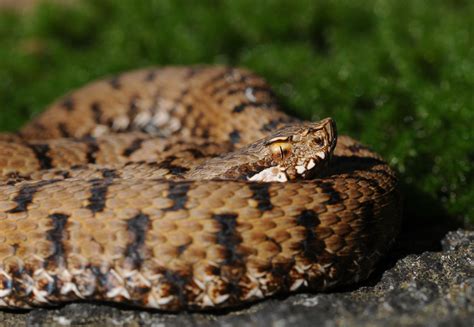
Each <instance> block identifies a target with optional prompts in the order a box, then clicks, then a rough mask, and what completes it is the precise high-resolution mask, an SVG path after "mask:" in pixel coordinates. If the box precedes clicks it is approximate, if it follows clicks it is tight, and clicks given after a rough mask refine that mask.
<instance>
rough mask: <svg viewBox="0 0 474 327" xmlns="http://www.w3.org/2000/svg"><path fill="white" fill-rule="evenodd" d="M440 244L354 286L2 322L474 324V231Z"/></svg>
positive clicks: (87, 309)
mask: <svg viewBox="0 0 474 327" xmlns="http://www.w3.org/2000/svg"><path fill="white" fill-rule="evenodd" d="M442 246H443V248H442V251H439V252H424V253H422V254H420V255H408V256H405V257H403V258H401V259H400V260H398V261H397V262H396V263H395V264H394V265H393V264H392V267H391V268H387V266H389V265H390V263H386V264H385V267H384V268H383V269H384V270H385V271H384V272H379V273H378V274H377V273H375V275H374V276H373V277H372V278H371V280H369V281H366V282H364V283H362V284H361V285H358V286H356V287H353V288H352V289H347V290H338V291H336V292H331V293H326V294H297V295H292V296H289V297H288V298H285V299H271V300H267V301H262V302H260V303H257V304H254V305H252V306H249V307H248V308H245V309H241V310H238V311H230V312H226V313H219V314H202V313H181V314H165V313H159V312H152V311H140V310H130V309H123V308H117V307H113V306H107V305H95V304H70V305H66V306H64V307H61V308H59V309H48V310H46V309H37V310H32V311H28V312H9V311H3V312H0V322H2V325H3V326H22V325H25V324H26V325H31V326H35V325H47V326H68V325H93V326H104V325H107V326H143V325H154V326H168V325H169V326H193V325H199V326H217V325H219V326H221V325H222V326H233V325H237V326H239V325H240V326H248V325H255V326H257V325H258V326H270V325H272V326H306V325H312V326H315V325H317V326H381V325H383V326H471V327H472V326H474V232H472V231H465V230H458V231H456V232H449V233H448V234H447V235H446V237H445V238H444V239H443V241H442Z"/></svg>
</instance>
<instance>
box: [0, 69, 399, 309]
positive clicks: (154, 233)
mask: <svg viewBox="0 0 474 327" xmlns="http://www.w3.org/2000/svg"><path fill="white" fill-rule="evenodd" d="M399 225H400V200H399V190H398V181H397V177H396V174H395V173H394V171H393V170H392V169H391V168H390V167H389V166H388V165H387V163H386V162H385V161H384V160H383V159H382V158H381V157H380V156H379V155H378V154H376V153H374V152H373V151H371V150H370V149H369V148H368V147H366V146H365V145H362V144H361V143H359V142H358V141H356V140H354V139H352V138H350V137H348V136H344V135H339V136H338V133H337V130H336V123H335V121H334V120H333V119H331V118H325V119H322V120H320V121H316V122H308V121H301V120H299V119H297V118H294V117H291V116H289V115H287V114H285V113H284V111H283V110H282V109H281V107H280V105H279V102H278V100H277V98H276V96H275V95H274V93H273V92H272V90H271V88H270V87H269V86H268V84H267V83H266V82H265V81H264V80H263V79H262V78H261V77H259V76H257V75H256V74H254V73H252V72H250V71H248V70H245V69H241V68H231V67H221V66H193V67H164V68H148V69H142V70H138V71H132V72H127V73H123V74H119V75H116V76H113V77H109V78H106V79H102V80H100V81H96V82H93V83H90V84H88V85H86V86H84V87H82V88H80V89H78V90H75V91H72V92H70V93H69V94H67V95H65V96H63V97H62V98H60V99H59V100H57V101H56V102H54V103H53V104H52V105H51V106H50V107H49V108H47V109H46V110H45V111H44V112H43V113H42V114H40V115H39V116H38V117H36V118H35V119H33V120H32V121H31V122H30V123H28V124H27V125H26V126H25V127H24V128H22V129H21V130H20V131H19V132H17V133H11V134H7V133H4V134H0V306H2V307H9V308H30V307H36V306H52V305H57V304H60V303H64V302H72V301H84V300H86V301H105V302H118V303H123V304H129V305H132V306H136V307H147V308H156V309H161V310H172V311H175V310H182V309H191V310H201V309H214V308H222V307H236V306H241V305H243V304H246V303H251V302H253V301H256V300H259V299H263V298H267V297H269V296H272V295H275V294H286V293H291V292H296V291H304V290H310V291H324V290H328V289H332V288H335V287H339V286H342V285H347V284H350V283H355V282H359V281H361V280H364V279H366V278H367V277H368V276H369V275H370V273H371V272H372V271H373V270H374V267H375V265H376V263H377V261H378V260H379V259H380V258H381V257H382V256H383V254H384V253H386V252H387V250H388V249H389V248H390V245H391V244H392V242H393V240H394V238H395V236H396V234H397V231H398V229H399Z"/></svg>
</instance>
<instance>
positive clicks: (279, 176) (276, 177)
mask: <svg viewBox="0 0 474 327" xmlns="http://www.w3.org/2000/svg"><path fill="white" fill-rule="evenodd" d="M248 180H249V181H252V182H280V183H283V182H287V181H288V176H287V175H286V172H285V169H284V168H283V167H280V166H274V167H270V168H266V169H264V170H262V171H261V172H259V173H257V174H255V175H253V176H252V177H248Z"/></svg>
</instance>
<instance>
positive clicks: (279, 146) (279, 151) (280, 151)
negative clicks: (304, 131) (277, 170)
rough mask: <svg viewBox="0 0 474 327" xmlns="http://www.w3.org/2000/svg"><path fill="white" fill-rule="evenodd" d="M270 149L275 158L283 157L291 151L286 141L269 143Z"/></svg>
mask: <svg viewBox="0 0 474 327" xmlns="http://www.w3.org/2000/svg"><path fill="white" fill-rule="evenodd" d="M270 150H271V151H272V155H273V157H274V158H275V159H276V158H278V159H281V160H283V159H285V158H286V157H288V155H289V154H290V153H291V145H290V144H289V143H287V142H274V143H272V144H270Z"/></svg>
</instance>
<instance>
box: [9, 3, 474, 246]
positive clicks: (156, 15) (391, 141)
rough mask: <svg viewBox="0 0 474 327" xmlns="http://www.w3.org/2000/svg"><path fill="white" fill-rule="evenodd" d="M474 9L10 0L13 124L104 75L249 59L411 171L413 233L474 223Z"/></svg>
mask: <svg viewBox="0 0 474 327" xmlns="http://www.w3.org/2000/svg"><path fill="white" fill-rule="evenodd" d="M473 19H474V1H470V0H429V1H421V0H420V1H418V0H412V1H403V0H393V1H384V0H378V1H375V0H363V1H361V0H358V1H352V0H350V1H349V0H347V1H346V0H340V1H329V0H326V1H315V0H301V1H294V0H293V1H288V0H281V1H269V0H267V1H265V0H259V1H255V0H239V1H237V0H229V1H217V0H206V1H205V0H200V1H185V0H182V1H181V0H168V1H166V0H147V1H144V0H115V1H114V0H100V1H98V0H89V1H87V0H86V1H79V0H78V1H76V2H75V3H74V4H73V5H67V6H61V5H58V4H42V5H40V6H37V7H35V9H31V10H29V11H28V12H26V13H23V14H19V13H18V12H17V11H15V12H14V11H6V10H2V11H1V13H0V130H4V131H13V130H15V129H17V128H18V127H19V126H21V125H22V124H23V123H24V122H25V121H27V120H29V119H30V118H31V117H32V116H33V115H35V114H37V113H39V112H40V111H41V110H42V108H44V107H45V105H47V104H48V103H50V102H51V101H52V100H53V99H55V98H56V97H58V96H60V95H62V94H63V93H65V92H66V91H68V90H70V89H72V88H75V87H78V86H80V85H82V84H84V83H86V82H88V81H91V80H92V79H95V78H97V77H100V76H103V75H107V74H111V73H115V72H119V71H123V70H127V69H133V68H136V67H143V66H150V65H170V64H179V65H187V64H193V63H219V64H229V65H235V66H244V67H248V68H250V69H252V70H254V71H255V72H257V73H259V74H261V75H263V76H264V77H265V78H266V79H267V80H268V81H269V82H270V83H271V84H272V85H273V87H274V89H275V91H276V93H277V94H278V95H279V97H280V98H281V101H282V103H283V104H284V106H285V108H286V110H287V112H289V113H291V114H293V115H296V116H298V117H301V118H304V119H318V118H321V117H324V116H332V117H334V118H335V119H336V121H337V123H338V129H339V131H340V132H341V133H344V134H350V135H352V136H354V137H356V138H358V139H360V140H362V141H363V142H364V143H366V144H368V145H370V146H371V147H372V148H373V149H375V150H376V151H378V152H380V153H381V154H383V156H384V157H385V158H386V159H387V160H388V162H389V163H390V164H391V165H392V166H393V167H394V168H396V169H397V170H398V172H399V173H400V176H401V179H402V189H403V195H404V198H405V225H406V226H412V224H413V223H414V222H415V223H417V229H414V230H413V231H412V236H414V237H416V236H417V235H416V234H424V233H425V230H430V229H432V228H433V227H432V226H442V227H439V228H438V229H441V230H443V229H450V228H455V227H456V226H462V225H464V226H469V225H470V226H472V224H473V223H474V206H473V205H472V203H473V200H474V183H473V175H474V174H473V169H472V168H473V162H474V132H473V130H474V95H473V94H474V92H473V91H474V24H473V22H474V20H473ZM410 229H411V227H410ZM435 229H436V228H435Z"/></svg>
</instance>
